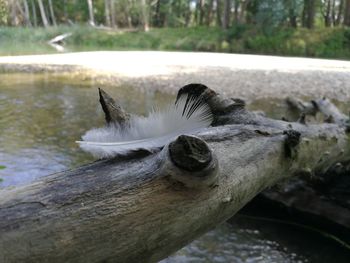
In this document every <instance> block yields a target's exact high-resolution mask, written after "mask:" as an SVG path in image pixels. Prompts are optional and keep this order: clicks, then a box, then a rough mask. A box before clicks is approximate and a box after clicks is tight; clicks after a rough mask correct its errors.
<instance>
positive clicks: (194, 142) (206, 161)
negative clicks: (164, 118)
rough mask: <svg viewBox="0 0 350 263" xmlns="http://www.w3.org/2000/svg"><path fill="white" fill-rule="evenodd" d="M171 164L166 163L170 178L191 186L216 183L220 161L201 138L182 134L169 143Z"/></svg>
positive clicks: (198, 186) (197, 186)
mask: <svg viewBox="0 0 350 263" xmlns="http://www.w3.org/2000/svg"><path fill="white" fill-rule="evenodd" d="M168 154H169V157H170V161H171V164H169V163H168V164H167V165H165V167H166V170H167V171H169V174H170V179H172V180H175V181H177V182H180V183H182V184H184V185H185V186H186V187H190V188H200V187H203V186H210V185H213V184H214V183H215V180H216V178H217V172H218V162H217V159H216V156H215V154H214V153H213V152H212V151H211V149H210V148H209V146H208V145H207V144H206V143H205V142H204V141H203V140H202V139H200V138H198V137H194V136H188V135H181V136H179V137H178V138H177V139H176V140H175V141H173V142H171V143H170V144H169V145H168Z"/></svg>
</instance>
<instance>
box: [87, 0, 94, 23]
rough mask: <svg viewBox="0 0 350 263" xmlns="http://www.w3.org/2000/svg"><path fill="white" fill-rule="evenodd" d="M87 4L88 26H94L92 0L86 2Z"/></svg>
mask: <svg viewBox="0 0 350 263" xmlns="http://www.w3.org/2000/svg"><path fill="white" fill-rule="evenodd" d="M87 3H88V8H89V24H90V25H92V26H95V18H94V6H93V5H92V0H87Z"/></svg>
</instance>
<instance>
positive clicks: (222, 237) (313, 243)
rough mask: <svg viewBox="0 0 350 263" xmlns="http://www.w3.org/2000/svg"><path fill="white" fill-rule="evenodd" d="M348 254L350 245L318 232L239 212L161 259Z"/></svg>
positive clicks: (299, 258) (272, 262)
mask: <svg viewBox="0 0 350 263" xmlns="http://www.w3.org/2000/svg"><path fill="white" fill-rule="evenodd" d="M349 258H350V251H349V249H347V248H345V247H341V246H339V244H338V243H336V242H335V241H334V240H332V239H329V238H325V237H323V236H320V234H319V233H316V232H310V231H306V230H305V229H303V228H300V227H296V226H295V225H289V224H286V223H284V222H275V221H272V222H269V221H268V220H264V219H258V218H251V217H247V216H243V215H239V214H238V215H236V216H235V217H234V220H233V221H232V222H230V224H228V223H225V224H223V225H221V226H218V227H217V228H216V229H215V230H213V231H211V232H209V233H207V234H206V235H204V236H202V237H201V238H199V239H198V240H196V241H193V242H192V243H191V244H190V245H188V246H186V247H185V248H183V249H181V250H180V251H178V252H176V253H175V254H174V255H172V256H171V257H169V258H167V259H165V260H163V261H162V262H161V263H190V262H191V263H192V262H193V263H197V262H201V263H211V262H223V263H224V262H225V263H226V262H234V263H243V262H251V263H253V262H254V263H281V262H283V263H304V262H315V263H321V262H327V263H328V262H337V263H343V262H344V263H347V262H349Z"/></svg>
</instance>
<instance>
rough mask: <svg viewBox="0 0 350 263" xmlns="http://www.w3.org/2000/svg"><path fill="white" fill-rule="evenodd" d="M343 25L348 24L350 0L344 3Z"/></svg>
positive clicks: (349, 20) (349, 23)
mask: <svg viewBox="0 0 350 263" xmlns="http://www.w3.org/2000/svg"><path fill="white" fill-rule="evenodd" d="M344 25H345V26H350V0H346V3H345V13H344Z"/></svg>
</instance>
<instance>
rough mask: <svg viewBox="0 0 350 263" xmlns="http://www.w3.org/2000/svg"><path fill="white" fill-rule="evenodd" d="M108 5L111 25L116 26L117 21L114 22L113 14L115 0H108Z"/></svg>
mask: <svg viewBox="0 0 350 263" xmlns="http://www.w3.org/2000/svg"><path fill="white" fill-rule="evenodd" d="M110 5H111V26H112V27H117V22H116V17H115V16H116V14H115V1H114V0H110Z"/></svg>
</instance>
